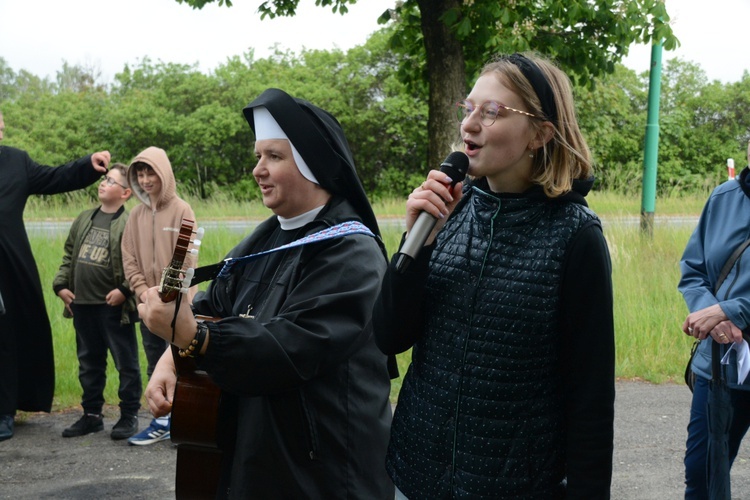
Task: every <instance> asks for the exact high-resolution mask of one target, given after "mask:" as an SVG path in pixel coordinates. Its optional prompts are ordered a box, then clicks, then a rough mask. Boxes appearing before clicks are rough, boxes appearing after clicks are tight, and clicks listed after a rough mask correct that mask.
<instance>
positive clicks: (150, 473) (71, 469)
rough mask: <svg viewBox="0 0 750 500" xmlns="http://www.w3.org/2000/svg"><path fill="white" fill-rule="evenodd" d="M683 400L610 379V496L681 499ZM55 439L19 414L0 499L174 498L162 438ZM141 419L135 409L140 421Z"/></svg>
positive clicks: (662, 389) (748, 462) (674, 389)
mask: <svg viewBox="0 0 750 500" xmlns="http://www.w3.org/2000/svg"><path fill="white" fill-rule="evenodd" d="M689 405H690V391H688V389H687V388H686V387H685V386H683V385H674V384H664V385H652V384H647V383H642V382H618V384H617V403H616V417H615V418H616V421H615V457H614V478H613V482H612V498H613V499H614V500H651V499H653V500H665V499H679V498H682V493H683V479H682V477H683V471H682V454H683V448H684V441H685V427H686V425H687V418H688V410H689ZM109 411H110V412H111V414H109V415H105V417H106V418H105V425H104V428H105V430H104V432H99V433H96V434H93V435H88V436H84V437H82V438H68V439H63V438H62V437H61V436H60V434H61V432H62V430H63V429H64V428H65V427H67V426H68V425H70V424H71V423H73V422H74V421H75V420H76V419H77V418H78V414H77V413H63V412H58V413H53V414H51V415H47V414H43V413H40V414H23V415H22V417H23V419H24V420H23V421H22V422H20V423H18V425H17V427H16V436H15V437H14V438H13V439H10V440H8V441H4V442H0V498H2V499H42V498H57V499H84V498H85V499H88V498H111V499H161V498H174V485H173V475H174V462H175V457H176V452H175V449H174V447H173V446H172V445H171V443H169V442H162V443H157V444H155V445H151V446H145V447H141V446H128V445H127V443H126V442H124V441H112V440H111V439H110V438H109V432H110V431H111V428H112V425H114V423H115V421H116V420H117V409H113V410H109ZM149 420H150V419H149V417H148V415H147V414H146V412H145V411H142V412H141V415H140V425H141V428H144V427H145V426H146V425H148V422H149ZM732 491H733V493H734V494H733V498H734V499H736V500H750V448H749V447H748V445H743V447H742V448H741V449H740V454H739V456H738V458H737V461H736V462H735V465H734V469H733V472H732Z"/></svg>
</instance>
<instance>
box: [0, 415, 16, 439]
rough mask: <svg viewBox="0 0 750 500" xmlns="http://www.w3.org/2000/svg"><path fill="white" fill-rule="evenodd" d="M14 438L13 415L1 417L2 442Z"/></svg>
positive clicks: (0, 431)
mask: <svg viewBox="0 0 750 500" xmlns="http://www.w3.org/2000/svg"><path fill="white" fill-rule="evenodd" d="M12 437H13V415H0V441H5V440H6V439H10V438H12Z"/></svg>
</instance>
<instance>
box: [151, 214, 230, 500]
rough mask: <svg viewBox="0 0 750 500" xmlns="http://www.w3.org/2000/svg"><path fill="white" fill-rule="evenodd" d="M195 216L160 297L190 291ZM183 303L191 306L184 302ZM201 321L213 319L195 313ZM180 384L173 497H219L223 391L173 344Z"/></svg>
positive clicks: (186, 222) (183, 230)
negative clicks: (189, 259) (187, 263)
mask: <svg viewBox="0 0 750 500" xmlns="http://www.w3.org/2000/svg"><path fill="white" fill-rule="evenodd" d="M194 224H195V223H194V221H192V220H190V219H183V220H182V224H181V227H180V232H179V236H178V238H177V245H176V246H175V249H174V254H173V256H172V260H171V262H170V264H169V266H168V267H167V268H165V269H164V271H163V273H162V279H161V283H160V284H159V296H160V297H161V300H162V301H163V302H172V301H174V300H175V299H177V297H178V295H179V294H180V293H186V292H187V290H188V288H190V285H191V281H192V278H193V269H187V270H184V269H183V265H184V263H185V257H186V255H187V254H188V253H197V250H196V249H195V248H192V249H191V248H190V245H191V244H193V247H197V246H199V245H200V237H201V236H202V230H201V229H199V230H198V231H196V234H197V237H196V239H195V240H192V241H191V239H190V238H191V236H192V235H193V226H194ZM183 307H189V306H188V305H183ZM196 319H197V320H199V321H202V320H203V321H207V320H210V319H215V318H205V317H203V318H201V317H196ZM172 357H173V358H174V363H175V368H176V372H177V385H176V387H175V392H174V398H173V399H174V400H173V401H172V423H171V429H170V432H171V439H172V442H173V443H174V444H176V445H177V468H176V474H175V497H176V498H178V499H189V498H190V499H192V498H196V499H199V498H200V499H202V498H215V497H216V489H217V488H218V485H219V477H220V474H221V450H220V449H219V445H218V436H219V425H218V416H219V405H220V403H221V390H220V389H219V387H218V386H216V385H215V384H214V383H213V381H212V380H211V378H210V377H209V376H208V374H207V373H206V372H204V371H201V370H198V368H197V366H196V363H195V359H193V358H190V357H182V356H180V354H179V352H178V349H177V347H175V346H172Z"/></svg>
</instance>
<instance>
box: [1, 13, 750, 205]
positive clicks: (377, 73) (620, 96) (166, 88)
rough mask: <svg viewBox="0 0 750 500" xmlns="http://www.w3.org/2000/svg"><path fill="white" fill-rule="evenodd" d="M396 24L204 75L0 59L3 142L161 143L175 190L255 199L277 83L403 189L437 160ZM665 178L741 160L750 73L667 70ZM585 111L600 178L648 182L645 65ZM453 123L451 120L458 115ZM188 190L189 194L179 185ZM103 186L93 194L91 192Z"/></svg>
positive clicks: (239, 61)
mask: <svg viewBox="0 0 750 500" xmlns="http://www.w3.org/2000/svg"><path fill="white" fill-rule="evenodd" d="M391 29H393V28H392V27H388V28H384V29H383V31H382V32H380V33H376V34H374V35H373V36H371V37H370V39H369V40H368V41H367V43H365V44H364V45H362V46H359V47H355V48H353V49H350V50H348V51H346V52H344V51H341V50H332V51H321V50H307V51H303V52H302V53H300V54H295V53H293V52H289V51H283V52H282V51H277V52H276V53H275V54H273V55H272V56H269V57H267V58H264V59H256V58H255V57H254V54H253V52H252V51H249V52H247V53H245V54H241V55H237V56H234V57H232V58H230V59H228V60H227V61H226V62H225V63H224V64H222V65H220V66H219V67H217V68H216V69H215V70H213V71H212V72H210V73H208V74H206V73H202V72H201V71H199V70H198V69H197V68H196V67H195V66H190V65H182V64H173V63H166V62H158V63H154V62H153V61H151V60H149V59H147V58H146V59H143V60H141V61H140V62H139V63H138V64H136V65H134V66H125V67H124V68H123V71H121V72H120V73H118V74H117V75H116V77H115V81H114V82H112V83H110V84H105V83H102V82H100V81H99V80H98V77H97V72H96V71H95V70H94V69H91V68H82V67H77V66H70V65H68V64H65V63H64V64H63V67H62V68H61V70H60V71H59V72H58V75H57V77H56V78H55V79H54V80H53V81H49V80H47V79H40V78H39V77H37V76H35V75H32V74H30V73H28V72H26V71H23V70H21V71H19V72H16V71H14V70H13V68H10V67H9V66H8V65H7V64H6V62H5V60H4V59H3V58H2V57H0V110H2V112H3V115H4V119H5V124H6V131H5V139H4V140H3V142H2V144H3V145H8V146H15V147H18V148H21V149H25V150H27V151H28V152H29V154H30V155H31V157H32V158H34V159H35V160H37V161H39V162H43V163H46V164H49V165H58V164H61V163H64V162H66V161H69V160H70V159H72V158H75V157H78V156H82V155H85V154H87V153H90V152H92V151H96V150H101V149H108V150H109V151H110V152H112V154H113V160H114V161H119V162H123V163H126V164H127V163H129V162H130V160H131V159H132V158H133V157H134V156H135V155H136V154H137V153H138V152H140V151H142V150H143V149H145V148H146V147H148V146H152V145H155V146H159V147H162V148H164V149H165V150H166V151H167V153H168V154H169V157H170V159H171V160H172V165H173V167H174V170H175V175H176V177H177V180H178V182H179V183H180V189H181V190H191V191H192V192H194V193H195V194H198V195H201V196H204V197H206V198H212V197H232V198H236V199H240V200H248V199H256V198H258V189H257V186H256V185H255V182H254V180H253V178H252V168H253V166H254V165H255V161H256V160H255V156H254V154H253V149H252V148H253V143H252V141H253V138H252V134H251V132H250V128H249V127H248V126H247V123H246V122H245V119H244V117H243V116H242V108H243V107H244V106H245V105H246V104H247V103H248V102H250V101H251V100H252V99H253V98H255V97H256V96H257V95H259V94H260V93H261V92H262V91H263V90H265V89H266V88H268V87H280V88H283V89H285V90H287V91H289V92H290V93H291V94H292V95H295V96H299V97H303V98H306V99H309V100H310V101H312V102H314V103H315V104H317V105H319V106H321V107H323V108H324V109H327V110H329V111H331V112H332V113H333V114H334V115H336V117H337V118H338V119H339V120H340V121H341V123H342V126H343V128H344V131H345V133H346V135H347V138H348V140H349V142H350V145H351V148H352V151H353V153H354V159H355V164H356V166H357V169H358V172H359V174H360V177H361V178H362V181H363V183H364V185H365V188H366V190H367V192H368V193H369V194H370V196H372V197H373V198H383V197H393V196H397V197H405V196H407V195H408V193H409V192H410V191H411V190H412V189H413V187H414V186H416V185H418V184H419V183H420V182H421V181H422V180H423V177H424V175H425V173H426V172H427V170H428V168H429V166H428V165H426V164H425V161H424V158H425V156H426V148H427V130H426V128H425V126H424V123H425V122H426V120H427V114H428V109H427V104H426V89H424V88H423V87H422V88H416V89H415V88H410V87H408V86H406V85H405V84H404V83H403V82H402V80H401V79H400V78H399V77H398V72H399V67H400V66H399V55H398V54H396V53H394V52H393V51H392V50H391V49H390V39H391V33H390V31H389V30H391ZM662 75H663V78H662V87H661V89H662V93H661V111H662V116H661V118H660V146H659V156H658V164H659V165H658V189H659V190H660V192H662V193H663V192H680V191H694V190H703V189H706V188H709V187H712V186H715V185H716V184H718V183H719V182H721V180H722V179H726V168H725V165H726V159H727V158H729V157H733V158H734V159H735V162H736V164H737V166H738V170H739V169H740V168H742V166H744V162H745V152H746V149H747V141H748V139H750V75H749V74H747V73H745V75H744V76H743V78H742V79H741V80H740V81H737V82H732V83H726V84H725V83H721V82H718V81H713V82H710V81H708V79H707V78H706V76H705V73H704V72H703V71H702V70H701V68H700V67H699V66H697V65H695V64H694V63H691V62H687V61H682V60H678V59H672V60H670V61H669V62H668V63H666V64H665V67H664V69H663V72H662ZM574 93H575V96H576V103H577V112H578V116H579V122H580V124H581V128H582V131H583V134H584V136H585V137H586V140H587V141H588V143H589V146H590V147H591V150H592V153H593V155H594V163H595V165H594V174H595V176H596V177H597V184H596V185H595V189H614V190H617V191H620V192H625V193H630V194H633V195H634V196H637V195H638V193H639V192H640V185H641V175H642V164H643V140H644V134H645V126H646V106H647V101H648V100H647V94H648V74H647V73H644V74H636V73H635V72H634V71H632V70H630V69H628V68H625V67H624V66H622V65H621V64H616V65H615V71H614V72H613V73H611V74H607V75H604V76H602V77H599V78H597V82H596V85H595V86H593V87H592V86H589V85H586V84H585V83H581V84H577V85H575V86H574ZM454 126H455V125H454ZM181 192H182V191H181ZM95 196H96V194H95V192H92V197H93V198H95Z"/></svg>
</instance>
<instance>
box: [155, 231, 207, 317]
mask: <svg viewBox="0 0 750 500" xmlns="http://www.w3.org/2000/svg"><path fill="white" fill-rule="evenodd" d="M194 225H195V221H193V220H190V219H182V224H181V225H180V232H179V235H178V236H177V244H176V245H175V249H174V253H173V254H172V260H171V261H170V263H169V266H167V267H165V268H164V271H162V274H161V282H160V283H159V296H160V297H161V300H162V301H163V302H171V301H173V300H175V299H176V298H177V294H178V293H186V292H187V290H188V288H190V282H191V281H192V279H193V268H188V269H183V266H184V264H185V257H186V256H187V254H192V255H198V247H199V246H200V244H201V238H203V228H198V230H197V231H195V235H196V237H195V238H194V239H192V240H191V237H192V236H193V234H194V232H193V226H194ZM191 245H192V246H193V248H190V246H191Z"/></svg>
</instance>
